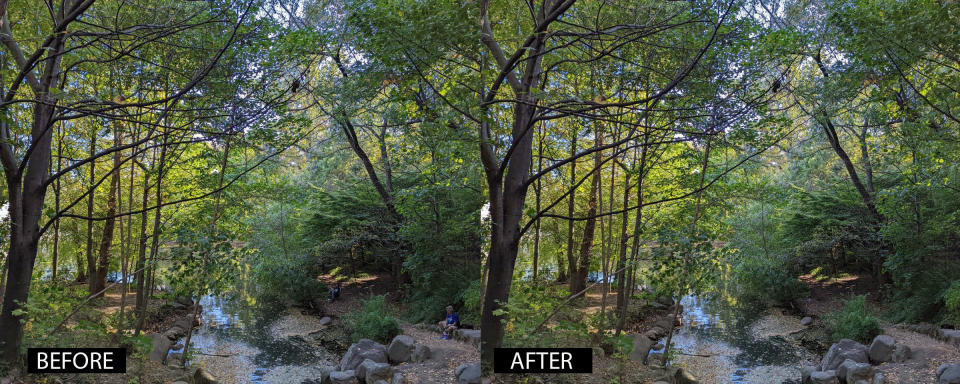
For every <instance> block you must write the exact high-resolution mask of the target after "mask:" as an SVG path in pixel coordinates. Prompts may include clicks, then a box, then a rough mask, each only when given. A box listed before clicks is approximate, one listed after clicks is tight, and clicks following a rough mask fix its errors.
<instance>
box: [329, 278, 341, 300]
mask: <svg viewBox="0 0 960 384" xmlns="http://www.w3.org/2000/svg"><path fill="white" fill-rule="evenodd" d="M339 297H340V283H339V282H338V283H337V287H336V288H330V302H333V301H334V300H336V299H337V298H339Z"/></svg>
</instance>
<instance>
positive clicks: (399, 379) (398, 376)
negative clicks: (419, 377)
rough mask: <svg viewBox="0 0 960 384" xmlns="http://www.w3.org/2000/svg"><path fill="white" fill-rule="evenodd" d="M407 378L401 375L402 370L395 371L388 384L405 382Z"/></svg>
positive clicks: (402, 383)
mask: <svg viewBox="0 0 960 384" xmlns="http://www.w3.org/2000/svg"><path fill="white" fill-rule="evenodd" d="M406 381H407V379H406V378H405V377H403V373H402V372H396V373H394V374H393V380H392V381H390V384H406Z"/></svg>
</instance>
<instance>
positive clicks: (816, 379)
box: [810, 370, 840, 384]
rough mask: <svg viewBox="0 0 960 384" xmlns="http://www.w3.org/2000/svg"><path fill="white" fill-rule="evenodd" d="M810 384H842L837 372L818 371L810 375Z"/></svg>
mask: <svg viewBox="0 0 960 384" xmlns="http://www.w3.org/2000/svg"><path fill="white" fill-rule="evenodd" d="M810 384H840V380H838V379H837V371H834V370H829V371H816V372H813V373H811V374H810Z"/></svg>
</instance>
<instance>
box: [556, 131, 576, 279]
mask: <svg viewBox="0 0 960 384" xmlns="http://www.w3.org/2000/svg"><path fill="white" fill-rule="evenodd" d="M574 126H576V124H574ZM579 134H580V130H579V129H577V128H572V131H571V135H570V157H573V156H576V154H577V138H578V136H579ZM576 185H577V161H576V160H574V161H571V162H570V197H569V198H568V200H567V217H568V219H567V274H569V276H570V277H569V278H570V279H573V275H574V274H575V273H576V271H575V269H576V265H577V263H576V259H575V257H576V256H574V253H573V252H574V251H573V250H574V246H575V245H574V243H575V242H574V240H573V224H574V221H573V213H574V211H576V202H577V200H576V196H577V187H576ZM558 267H559V266H558ZM566 279H567V276H566V275H564V274H563V273H561V274H560V277H558V278H557V281H565V280H566ZM574 292H576V291H573V290H571V291H570V293H571V294H572V293H574Z"/></svg>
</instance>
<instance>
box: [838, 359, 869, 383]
mask: <svg viewBox="0 0 960 384" xmlns="http://www.w3.org/2000/svg"><path fill="white" fill-rule="evenodd" d="M847 361H850V360H847ZM844 364H847V363H844ZM846 378H847V383H856V382H857V381H861V380H863V381H869V380H870V379H872V378H873V366H871V365H870V364H869V363H853V364H847V374H846Z"/></svg>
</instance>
